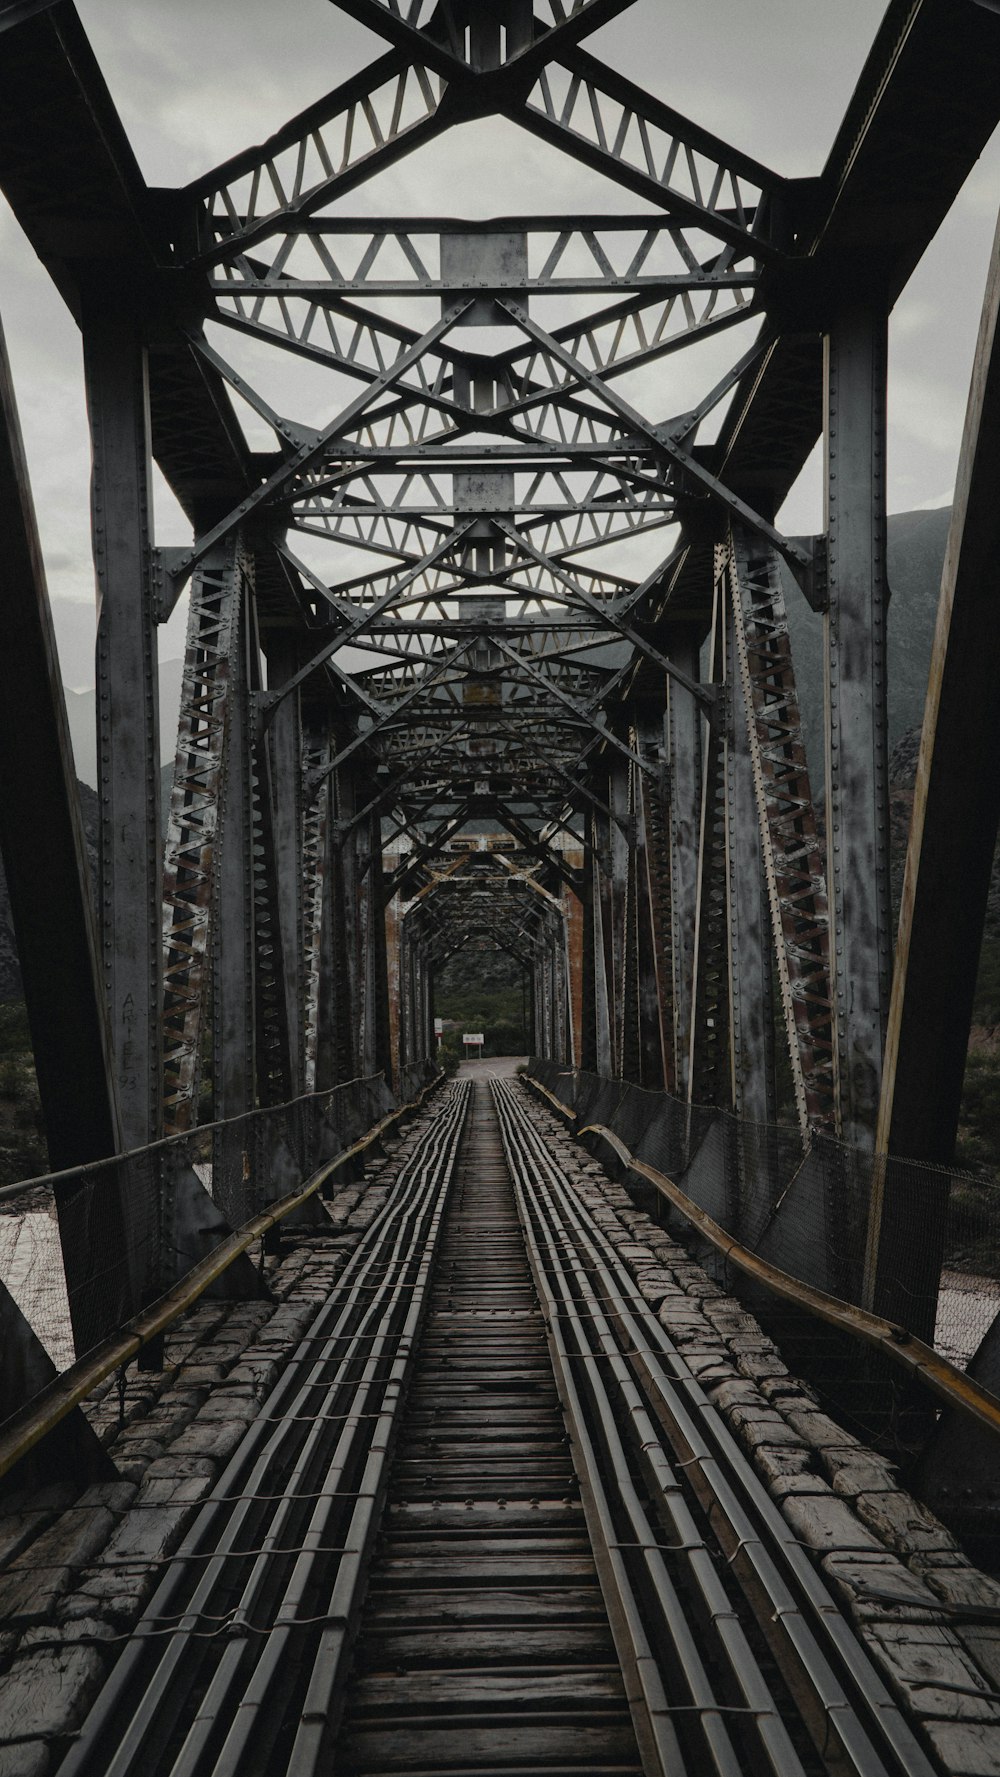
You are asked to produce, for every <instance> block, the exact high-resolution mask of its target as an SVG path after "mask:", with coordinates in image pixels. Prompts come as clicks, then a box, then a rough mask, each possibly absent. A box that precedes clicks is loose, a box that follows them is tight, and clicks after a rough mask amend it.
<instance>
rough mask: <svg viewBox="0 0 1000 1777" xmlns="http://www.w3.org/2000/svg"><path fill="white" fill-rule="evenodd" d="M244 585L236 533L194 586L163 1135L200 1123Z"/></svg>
mask: <svg viewBox="0 0 1000 1777" xmlns="http://www.w3.org/2000/svg"><path fill="white" fill-rule="evenodd" d="M243 581H244V567H243V546H242V542H241V541H240V539H239V538H238V537H233V538H230V539H229V540H228V541H227V542H224V543H221V544H219V545H217V547H216V548H215V549H213V550H211V551H210V552H209V554H208V555H207V556H206V557H205V559H204V560H203V561H202V562H201V563H200V564H199V566H198V569H197V571H196V573H195V575H194V579H193V581H192V584H191V593H190V602H189V606H188V624H187V644H186V647H185V654H184V677H183V683H182V687H181V704H180V713H179V721H178V727H177V751H176V756H175V759H174V771H173V783H172V786H171V794H170V812H169V817H168V820H167V839H166V846H165V849H164V863H163V1038H162V1041H163V1075H164V1084H163V1098H164V1106H163V1123H164V1131H165V1133H166V1134H167V1135H173V1134H176V1133H177V1132H178V1131H180V1130H183V1129H188V1128H190V1127H191V1126H192V1125H193V1124H195V1123H197V1122H198V1098H199V1090H200V1085H201V1066H202V1047H203V1045H202V1037H203V1032H204V1026H205V1023H206V1020H207V1017H208V998H209V989H210V985H211V979H210V975H211V970H210V949H211V947H212V946H213V945H214V942H215V938H216V923H217V915H218V913H219V910H220V901H219V896H218V887H217V883H216V875H217V871H218V864H219V855H218V848H219V841H220V814H221V805H222V798H223V786H224V780H225V774H226V769H227V756H228V747H229V718H230V701H231V694H232V676H233V669H234V656H236V655H237V654H238V652H239V639H240V618H241V610H242V605H243ZM237 671H238V669H237ZM222 905H223V906H224V903H222Z"/></svg>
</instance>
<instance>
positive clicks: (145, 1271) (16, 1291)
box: [0, 1062, 434, 1405]
mask: <svg viewBox="0 0 1000 1777" xmlns="http://www.w3.org/2000/svg"><path fill="white" fill-rule="evenodd" d="M433 1074H434V1069H433V1066H432V1064H431V1063H429V1062H427V1063H421V1064H418V1065H417V1066H415V1067H412V1068H408V1069H407V1070H406V1076H405V1079H404V1080H403V1081H401V1092H400V1099H399V1102H400V1103H406V1102H409V1100H411V1099H413V1098H415V1097H416V1095H417V1093H418V1092H419V1091H420V1089H421V1087H422V1086H425V1085H427V1084H428V1082H429V1081H430V1079H431V1078H432V1077H433ZM396 1102H397V1101H396V1099H395V1097H394V1096H393V1093H392V1092H391V1091H390V1089H389V1087H388V1086H387V1084H386V1081H385V1079H384V1077H383V1076H382V1075H381V1074H378V1075H375V1076H372V1077H371V1078H367V1079H357V1080H348V1081H346V1082H345V1083H344V1084H342V1085H339V1086H335V1087H333V1088H331V1089H330V1090H328V1091H325V1092H318V1093H314V1094H311V1095H309V1096H308V1097H304V1098H299V1099H295V1100H293V1102H292V1103H290V1104H284V1105H279V1106H276V1107H273V1108H268V1109H264V1110H259V1111H253V1112H250V1113H248V1114H247V1115H246V1116H243V1117H236V1118H233V1119H231V1120H230V1121H228V1122H225V1123H216V1124H208V1125H205V1126H204V1127H201V1128H196V1129H192V1130H190V1131H188V1132H186V1133H185V1134H182V1135H177V1136H172V1137H170V1138H169V1139H167V1140H165V1141H161V1142H157V1143H155V1144H153V1145H152V1146H151V1147H148V1148H142V1149H139V1150H136V1151H134V1152H132V1153H129V1154H122V1155H119V1156H116V1157H115V1158H113V1159H110V1160H108V1161H104V1162H101V1163H99V1164H96V1165H91V1166H86V1167H81V1168H79V1169H78V1170H76V1171H72V1172H64V1173H59V1174H53V1175H51V1176H50V1177H48V1178H43V1179H36V1180H30V1181H27V1182H26V1183H24V1184H20V1185H10V1186H7V1187H5V1188H4V1189H3V1190H0V1286H2V1290H3V1292H4V1293H5V1297H6V1300H5V1301H4V1302H3V1303H2V1304H0V1306H2V1308H3V1313H4V1315H5V1317H6V1320H7V1322H8V1336H11V1337H12V1336H13V1331H14V1329H13V1327H12V1325H11V1323H12V1322H13V1321H16V1319H17V1317H18V1315H20V1316H22V1317H23V1319H24V1320H25V1321H27V1323H28V1325H29V1327H30V1328H31V1330H32V1332H33V1333H34V1334H35V1335H36V1336H37V1338H38V1339H39V1340H40V1342H41V1344H42V1346H43V1347H44V1348H45V1350H46V1351H47V1352H48V1355H49V1357H50V1358H51V1360H52V1362H53V1364H54V1366H55V1368H56V1369H57V1370H63V1369H65V1368H66V1367H67V1366H68V1365H69V1364H71V1363H72V1362H73V1360H74V1358H75V1357H82V1356H83V1355H85V1354H86V1353H87V1352H89V1351H91V1350H93V1349H94V1348H95V1346H97V1345H98V1344H100V1342H101V1341H102V1340H103V1339H105V1338H107V1337H108V1336H109V1335H110V1334H111V1333H113V1332H116V1331H117V1330H118V1329H119V1328H120V1327H121V1326H122V1325H123V1324H124V1323H125V1322H126V1321H128V1320H129V1319H130V1318H131V1317H132V1316H134V1315H135V1314H137V1313H139V1312H140V1310H142V1309H143V1308H146V1307H149V1305H150V1304H151V1303H153V1302H155V1301H156V1300H157V1298H158V1297H159V1296H161V1295H162V1294H163V1292H164V1291H165V1290H166V1289H168V1288H170V1287H171V1286H172V1285H173V1284H174V1283H176V1282H177V1281H178V1279H179V1278H180V1277H181V1276H183V1275H184V1274H185V1272H186V1271H188V1270H190V1269H191V1266H192V1264H193V1263H195V1262H197V1260H198V1259H200V1258H204V1257H207V1256H208V1255H209V1254H210V1252H211V1251H212V1250H213V1249H214V1248H217V1247H218V1246H219V1245H220V1244H221V1242H222V1241H223V1240H225V1239H226V1238H228V1235H229V1233H230V1232H231V1231H239V1230H241V1229H245V1228H246V1226H247V1224H248V1223H249V1222H251V1221H252V1220H253V1218H254V1217H255V1216H256V1215H258V1214H260V1213H261V1212H262V1211H263V1210H265V1209H267V1207H268V1206H269V1205H270V1204H273V1203H275V1202H277V1200H278V1199H279V1198H282V1197H284V1196H287V1195H289V1194H291V1193H292V1192H294V1191H296V1190H297V1189H298V1188H299V1187H300V1186H301V1185H303V1184H304V1183H305V1182H306V1181H307V1180H308V1179H309V1178H310V1177H311V1176H312V1175H314V1174H315V1173H316V1172H317V1171H318V1170H319V1168H320V1167H321V1166H323V1165H324V1164H325V1163H326V1162H327V1161H329V1160H332V1159H334V1158H335V1157H336V1156H337V1154H339V1153H342V1152H343V1151H344V1149H345V1148H349V1147H350V1146H351V1145H352V1144H353V1143H355V1142H356V1141H358V1140H360V1138H361V1137H362V1136H363V1135H365V1134H366V1133H367V1131H368V1130H370V1129H371V1128H372V1127H373V1126H374V1125H375V1124H376V1123H378V1122H379V1121H380V1120H381V1119H382V1118H383V1117H385V1116H386V1115H387V1114H388V1113H389V1112H390V1111H392V1110H393V1109H394V1108H395V1107H396ZM192 1210H193V1213H192ZM192 1226H193V1227H194V1230H195V1233H194V1235H192V1234H191V1228H192ZM182 1234H185V1235H186V1238H182ZM193 1241H195V1242H196V1246H193V1245H192V1242H193ZM16 1404H17V1403H14V1405H16Z"/></svg>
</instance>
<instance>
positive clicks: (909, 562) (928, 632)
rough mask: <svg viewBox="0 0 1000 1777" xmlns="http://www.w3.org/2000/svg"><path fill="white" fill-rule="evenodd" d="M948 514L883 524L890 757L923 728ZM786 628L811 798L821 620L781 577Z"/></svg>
mask: <svg viewBox="0 0 1000 1777" xmlns="http://www.w3.org/2000/svg"><path fill="white" fill-rule="evenodd" d="M950 520H951V508H950V507H949V506H939V507H937V508H936V509H935V510H934V511H932V512H897V513H894V514H893V516H892V517H891V518H890V519H889V549H888V558H889V559H888V575H889V593H890V598H889V618H888V647H889V749H890V752H891V751H892V749H893V748H894V747H895V746H896V744H897V742H898V741H900V740H902V738H903V736H904V734H907V733H908V732H909V731H910V730H911V729H913V728H919V727H920V725H921V723H922V721H923V714H924V698H925V697H926V695H927V672H928V668H929V666H930V658H931V645H932V643H933V641H934V626H935V623H936V622H937V607H938V595H939V593H940V590H941V569H942V567H943V565H944V552H945V545H946V543H947V540H948V525H949V523H950ZM785 598H786V601H787V605H788V626H789V629H790V631H791V636H792V653H793V657H794V660H795V678H796V683H797V685H798V690H799V703H800V706H801V709H802V720H803V727H804V729H805V740H806V752H807V755H808V758H809V773H810V777H811V778H812V780H813V792H814V794H819V793H820V792H821V791H822V783H823V686H824V668H823V619H822V617H820V616H818V615H817V613H816V612H815V611H811V610H810V609H809V606H808V605H807V604H806V601H805V599H804V598H803V596H802V593H801V592H800V590H799V588H798V586H797V585H796V584H795V581H794V580H793V579H792V577H791V574H789V573H787V572H786V574H785Z"/></svg>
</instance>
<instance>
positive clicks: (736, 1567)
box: [494, 1081, 933, 1777]
mask: <svg viewBox="0 0 1000 1777" xmlns="http://www.w3.org/2000/svg"><path fill="white" fill-rule="evenodd" d="M494 1093H495V1096H496V1098H497V1101H498V1109H499V1106H500V1102H501V1101H504V1111H505V1113H506V1115H507V1117H508V1119H509V1120H510V1121H512V1122H513V1124H514V1125H515V1127H516V1130H517V1134H516V1141H517V1143H518V1145H519V1146H520V1147H521V1148H522V1149H523V1150H524V1151H525V1154H526V1162H525V1163H526V1164H530V1167H531V1170H532V1172H533V1173H534V1174H535V1177H536V1181H537V1183H536V1190H537V1191H541V1190H543V1189H544V1192H545V1193H546V1194H547V1195H548V1196H549V1198H550V1200H551V1203H552V1205H553V1208H552V1210H551V1211H550V1213H551V1214H552V1216H553V1218H554V1222H553V1228H554V1232H553V1236H552V1240H553V1252H554V1254H555V1255H556V1256H558V1255H559V1254H560V1253H562V1254H563V1255H565V1254H569V1255H570V1260H571V1264H572V1265H573V1266H575V1267H577V1268H578V1275H579V1276H580V1278H581V1280H582V1284H581V1287H582V1288H583V1290H584V1291H589V1295H588V1303H587V1321H588V1324H597V1323H598V1322H600V1321H602V1320H607V1321H610V1322H611V1324H612V1325H613V1327H614V1330H615V1334H616V1348H617V1350H618V1351H619V1352H620V1353H621V1354H623V1355H624V1357H625V1358H626V1359H627V1360H628V1364H629V1366H630V1367H631V1369H632V1371H633V1372H634V1373H635V1375H636V1377H637V1378H638V1380H639V1383H640V1385H641V1388H642V1393H643V1396H644V1399H645V1402H646V1404H647V1406H648V1407H649V1408H650V1409H651V1411H652V1414H653V1415H654V1416H655V1418H656V1420H657V1421H658V1424H659V1426H660V1428H661V1431H662V1433H665V1435H666V1438H667V1441H668V1443H669V1445H670V1446H671V1448H672V1451H673V1452H674V1454H675V1455H676V1457H677V1458H678V1459H679V1460H680V1461H681V1462H682V1463H683V1467H684V1474H685V1476H686V1477H687V1479H688V1480H689V1481H690V1483H691V1484H692V1487H693V1490H694V1492H695V1494H696V1497H697V1498H698V1501H699V1504H700V1506H701V1508H702V1510H703V1512H705V1513H706V1515H707V1516H708V1519H709V1522H710V1524H711V1528H712V1532H713V1534H714V1535H715V1537H716V1538H717V1539H718V1542H719V1544H720V1546H721V1547H722V1549H723V1551H724V1553H725V1555H726V1559H727V1561H728V1563H729V1566H730V1569H731V1571H732V1572H733V1574H734V1576H735V1577H736V1578H737V1579H738V1580H739V1581H740V1583H741V1585H742V1586H743V1588H744V1590H745V1592H746V1595H747V1597H748V1599H749V1601H750V1602H751V1604H752V1606H753V1608H754V1612H755V1615H756V1616H757V1619H758V1622H759V1623H760V1626H761V1628H762V1629H763V1630H764V1632H765V1634H767V1636H768V1639H769V1640H770V1641H771V1643H772V1647H773V1649H774V1651H775V1653H776V1655H777V1657H778V1659H779V1662H780V1664H781V1666H782V1670H783V1672H784V1674H785V1678H786V1682H787V1683H789V1685H790V1688H791V1689H792V1690H793V1693H794V1694H795V1696H796V1698H797V1700H798V1702H799V1704H800V1707H802V1709H803V1714H804V1719H805V1720H806V1722H807V1725H808V1726H809V1727H810V1730H811V1732H812V1733H813V1737H814V1739H815V1741H816V1743H817V1746H818V1748H819V1750H820V1751H821V1753H823V1752H824V1750H825V1751H826V1754H827V1755H829V1750H830V1748H831V1745H835V1746H836V1749H837V1754H838V1757H839V1763H840V1765H841V1766H842V1767H843V1768H845V1769H847V1770H853V1771H856V1772H858V1773H859V1774H860V1773H866V1774H872V1773H876V1772H877V1773H884V1772H893V1773H896V1774H897V1777H904V1773H905V1774H906V1777H918V1774H919V1777H931V1772H932V1770H933V1767H932V1766H931V1764H930V1763H929V1762H928V1760H927V1758H926V1756H925V1754H924V1753H923V1751H922V1750H921V1748H920V1746H919V1744H918V1742H917V1740H916V1738H915V1736H914V1734H913V1732H912V1730H911V1728H910V1727H909V1725H908V1723H907V1722H906V1720H905V1718H904V1716H903V1714H902V1712H901V1711H900V1709H899V1708H898V1706H897V1705H896V1703H895V1702H894V1701H893V1699H892V1697H891V1696H890V1694H889V1692H888V1690H887V1689H886V1687H885V1685H884V1684H883V1682H882V1680H881V1678H880V1677H879V1675H878V1673H877V1672H876V1671H875V1669H874V1667H873V1666H872V1664H871V1662H870V1660H869V1659H868V1656H867V1654H866V1653H865V1652H864V1650H863V1648H862V1646H861V1644H860V1643H859V1641H858V1640H857V1638H856V1636H855V1635H854V1633H853V1631H852V1630H851V1628H850V1625H849V1624H848V1622H847V1621H846V1619H845V1617H844V1616H843V1614H842V1612H841V1610H840V1608H839V1606H838V1605H837V1603H836V1601H835V1599H834V1598H833V1595H832V1594H831V1593H830V1592H829V1590H828V1589H827V1587H826V1585H825V1584H824V1582H823V1580H822V1578H821V1576H820V1575H819V1574H818V1573H817V1572H816V1571H815V1569H814V1568H813V1566H812V1563H811V1561H810V1558H809V1556H808V1554H807V1553H806V1551H805V1549H804V1548H803V1547H802V1546H801V1545H800V1544H799V1543H798V1541H797V1539H796V1538H795V1536H794V1534H793V1532H792V1529H791V1526H790V1525H789V1524H788V1523H787V1521H786V1520H785V1518H784V1517H783V1516H782V1514H781V1512H780V1510H779V1509H778V1507H777V1506H776V1505H775V1503H774V1501H773V1500H772V1499H771V1498H770V1496H769V1495H768V1493H767V1491H766V1489H765V1487H764V1486H763V1484H762V1482H761V1481H760V1480H759V1478H758V1476H757V1475H756V1473H755V1471H754V1470H753V1468H752V1466H751V1465H750V1463H749V1462H748V1461H747V1459H746V1457H745V1456H744V1455H743V1453H742V1452H741V1450H740V1448H739V1446H738V1445H737V1443H736V1441H735V1439H734V1438H733V1436H732V1434H731V1433H730V1432H729V1430H728V1428H727V1427H726V1425H725V1423H724V1421H723V1419H722V1416H721V1414H719V1413H718V1411H717V1410H716V1409H715V1407H714V1406H713V1405H712V1403H711V1402H710V1401H709V1399H708V1397H707V1395H706V1394H705V1392H704V1390H703V1389H702V1387H701V1385H700V1384H699V1382H698V1381H697V1379H696V1377H695V1376H694V1375H693V1373H692V1372H691V1370H690V1369H689V1367H688V1365H687V1363H686V1362H685V1360H684V1358H683V1356H682V1355H681V1353H680V1352H679V1351H678V1350H677V1348H676V1347H675V1346H674V1344H673V1342H672V1341H671V1339H670V1338H669V1336H668V1335H667V1333H666V1332H665V1331H664V1329H663V1328H662V1327H661V1325H660V1323H659V1320H658V1319H657V1317H656V1315H655V1313H654V1312H653V1311H652V1310H651V1308H650V1307H649V1305H648V1303H646V1301H645V1300H644V1298H643V1296H642V1295H641V1292H640V1291H639V1288H638V1285H637V1284H636V1283H635V1281H634V1280H633V1279H632V1278H631V1277H630V1276H628V1275H627V1274H626V1273H624V1272H623V1271H622V1270H621V1268H620V1261H618V1259H617V1257H616V1254H615V1249H614V1247H613V1246H612V1245H611V1243H610V1242H609V1241H608V1239H607V1238H606V1236H605V1235H604V1234H603V1233H602V1232H601V1231H600V1229H599V1228H597V1226H596V1225H595V1224H594V1223H593V1222H592V1221H591V1218H590V1216H589V1214H588V1213H587V1212H586V1210H585V1209H584V1208H583V1206H582V1205H581V1204H580V1202H579V1200H578V1199H577V1198H576V1197H575V1194H574V1193H573V1191H572V1188H571V1187H570V1186H569V1185H568V1184H567V1181H566V1180H565V1178H564V1177H563V1175H562V1173H561V1171H560V1169H559V1168H558V1166H557V1165H556V1163H555V1162H554V1160H553V1159H552V1157H551V1155H550V1154H549V1152H548V1150H547V1148H546V1145H545V1142H544V1140H543V1138H542V1136H541V1135H540V1134H539V1132H538V1131H537V1129H535V1128H534V1127H533V1125H532V1124H531V1122H530V1121H529V1119H528V1118H527V1116H526V1115H525V1112H524V1109H523V1107H522V1106H520V1105H518V1103H517V1101H516V1097H515V1093H514V1090H513V1089H512V1088H511V1086H510V1085H509V1084H508V1083H506V1082H503V1081H498V1082H496V1083H495V1084H494ZM563 1262H565V1261H563ZM595 1285H596V1290H597V1295H598V1296H599V1297H600V1298H601V1299H603V1301H604V1303H606V1305H607V1307H606V1312H605V1311H604V1310H603V1309H600V1308H599V1307H598V1306H597V1305H596V1304H595V1301H594V1287H595ZM595 1309H596V1312H595ZM632 1435H633V1439H635V1431H634V1428H633V1432H632ZM659 1441H660V1440H659V1439H658V1440H657V1442H659ZM640 1460H641V1462H642V1466H643V1469H644V1471H645V1475H646V1480H647V1485H648V1486H649V1488H650V1490H651V1492H652V1494H653V1497H654V1498H655V1497H656V1491H657V1489H659V1490H660V1496H661V1501H662V1506H663V1510H664V1513H665V1521H666V1522H668V1523H670V1522H671V1510H670V1507H671V1494H670V1492H669V1491H663V1489H662V1474H661V1472H659V1470H658V1467H657V1464H656V1462H655V1460H652V1459H651V1457H650V1452H649V1450H648V1449H640Z"/></svg>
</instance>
